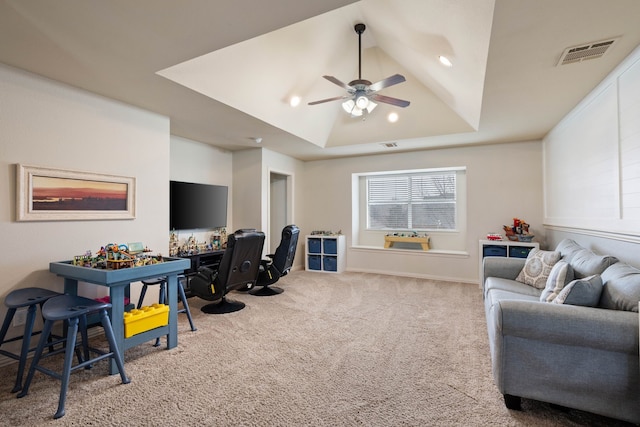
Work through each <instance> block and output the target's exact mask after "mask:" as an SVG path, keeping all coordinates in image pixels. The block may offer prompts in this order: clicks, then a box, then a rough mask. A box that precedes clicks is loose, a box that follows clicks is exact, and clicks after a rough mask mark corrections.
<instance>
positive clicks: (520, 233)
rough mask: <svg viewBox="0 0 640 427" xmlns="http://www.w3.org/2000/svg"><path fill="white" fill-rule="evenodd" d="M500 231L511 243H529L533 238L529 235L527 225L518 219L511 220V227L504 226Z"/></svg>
mask: <svg viewBox="0 0 640 427" xmlns="http://www.w3.org/2000/svg"><path fill="white" fill-rule="evenodd" d="M502 229H503V230H504V231H505V235H506V236H507V239H509V240H511V241H513V242H531V241H532V240H533V238H534V237H535V236H534V235H533V234H529V224H527V223H526V222H525V221H524V220H522V219H519V218H513V225H512V226H511V225H504V226H502Z"/></svg>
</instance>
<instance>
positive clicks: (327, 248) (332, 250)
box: [324, 239, 338, 255]
mask: <svg viewBox="0 0 640 427" xmlns="http://www.w3.org/2000/svg"><path fill="white" fill-rule="evenodd" d="M324 253H325V254H332V255H336V254H337V253H338V240H337V239H324Z"/></svg>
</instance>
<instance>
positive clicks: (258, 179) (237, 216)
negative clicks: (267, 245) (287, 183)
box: [229, 148, 268, 233]
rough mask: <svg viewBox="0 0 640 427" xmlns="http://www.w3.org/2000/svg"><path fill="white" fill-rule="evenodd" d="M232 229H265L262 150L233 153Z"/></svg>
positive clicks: (264, 184)
mask: <svg viewBox="0 0 640 427" xmlns="http://www.w3.org/2000/svg"><path fill="white" fill-rule="evenodd" d="M232 163H233V198H232V201H233V202H232V204H233V206H234V209H233V221H232V222H233V227H234V228H233V229H232V230H229V232H230V233H232V232H233V231H235V230H238V229H240V228H255V229H257V230H264V229H265V222H264V220H263V216H264V217H265V218H266V213H263V210H264V206H266V205H265V204H264V203H265V200H266V196H264V197H263V194H266V187H267V186H268V180H267V182H266V183H265V182H263V176H262V149H259V148H255V149H248V150H241V151H236V152H234V153H233V162H232Z"/></svg>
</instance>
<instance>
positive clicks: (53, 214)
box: [16, 165, 135, 221]
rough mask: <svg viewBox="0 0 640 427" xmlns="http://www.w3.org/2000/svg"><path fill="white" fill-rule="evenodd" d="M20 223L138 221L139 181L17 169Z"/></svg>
mask: <svg viewBox="0 0 640 427" xmlns="http://www.w3.org/2000/svg"><path fill="white" fill-rule="evenodd" d="M16 182H17V197H16V207H17V213H16V217H17V220H18V221H65V220H92V219H133V218H135V178H132V177H122V176H115V175H104V174H97V173H90V172H78V171H69V170H61V169H50V168H42V167H35V166H25V165H17V177H16Z"/></svg>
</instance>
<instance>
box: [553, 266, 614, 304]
mask: <svg viewBox="0 0 640 427" xmlns="http://www.w3.org/2000/svg"><path fill="white" fill-rule="evenodd" d="M601 293H602V277H600V275H599V274H594V275H593V276H589V277H585V278H584V279H576V280H573V281H572V282H571V283H569V284H568V285H567V286H565V287H564V288H563V289H562V290H561V291H560V293H559V294H558V296H557V297H555V299H554V300H553V301H552V302H553V303H554V304H571V305H584V306H586V307H595V306H597V305H598V302H599V301H600V294H601Z"/></svg>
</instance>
